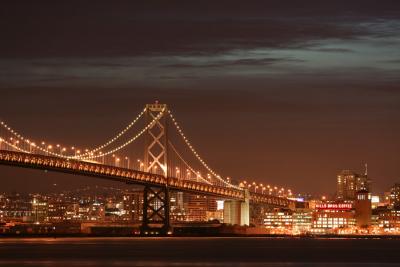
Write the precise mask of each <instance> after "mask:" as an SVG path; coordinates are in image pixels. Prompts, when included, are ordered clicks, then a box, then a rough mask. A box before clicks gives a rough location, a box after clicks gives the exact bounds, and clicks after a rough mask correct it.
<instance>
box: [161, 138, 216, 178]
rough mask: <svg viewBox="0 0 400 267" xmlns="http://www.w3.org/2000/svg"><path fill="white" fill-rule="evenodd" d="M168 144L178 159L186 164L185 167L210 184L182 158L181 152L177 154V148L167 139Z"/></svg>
mask: <svg viewBox="0 0 400 267" xmlns="http://www.w3.org/2000/svg"><path fill="white" fill-rule="evenodd" d="M168 144H169V145H170V146H171V148H172V150H173V151H174V152H175V154H176V155H177V156H178V157H179V159H180V160H181V161H182V162H183V163H184V164H185V165H186V167H187V168H188V169H189V170H190V171H191V172H192V173H193V174H195V175H197V176H196V177H198V178H200V179H201V180H203V181H204V182H206V183H207V184H212V183H211V182H210V181H207V180H206V179H204V178H203V177H202V176H201V175H200V176H198V174H197V173H196V171H195V170H194V169H193V168H192V167H191V166H190V165H189V164H188V163H187V162H186V161H185V160H184V159H183V157H182V156H181V154H179V152H178V150H177V149H176V148H175V146H174V145H173V144H172V143H171V141H168Z"/></svg>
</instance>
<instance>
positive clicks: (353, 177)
mask: <svg viewBox="0 0 400 267" xmlns="http://www.w3.org/2000/svg"><path fill="white" fill-rule="evenodd" d="M370 187H371V180H370V179H369V178H368V175H367V169H366V170H365V174H364V175H359V174H357V173H355V172H353V171H350V170H343V171H341V172H340V173H339V174H338V175H337V192H336V197H337V199H338V200H354V199H355V198H356V192H357V191H360V190H367V191H368V192H370V191H371V188H370Z"/></svg>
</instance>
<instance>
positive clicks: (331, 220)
mask: <svg viewBox="0 0 400 267" xmlns="http://www.w3.org/2000/svg"><path fill="white" fill-rule="evenodd" d="M354 226H355V219H354V209H353V204H352V202H329V203H321V204H318V205H317V206H316V209H315V210H314V212H313V215H312V228H311V232H313V233H321V234H325V233H339V232H343V230H346V229H349V228H352V227H354ZM341 230H342V231H341Z"/></svg>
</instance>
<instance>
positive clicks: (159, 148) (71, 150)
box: [0, 102, 295, 233]
mask: <svg viewBox="0 0 400 267" xmlns="http://www.w3.org/2000/svg"><path fill="white" fill-rule="evenodd" d="M0 124H1V125H0V126H1V127H0V164H2V165H9V166H15V167H24V168H33V169H41V170H48V171H55V172H62V173H69V174H73V175H83V176H92V177H98V178H104V179H109V180H114V181H119V182H124V183H127V184H137V185H142V186H143V187H144V189H143V190H144V191H143V221H142V231H143V233H149V232H154V231H156V232H158V233H167V232H168V231H169V229H170V218H169V213H170V211H169V209H170V207H169V192H170V191H171V190H175V191H182V192H188V193H192V194H198V195H209V196H215V197H217V198H219V199H223V200H225V201H226V202H227V204H229V205H225V209H229V210H228V211H227V214H230V216H229V218H226V219H224V220H225V221H226V222H227V223H232V224H241V225H244V224H247V225H248V224H249V205H250V204H252V203H259V204H265V205H270V206H274V207H289V206H291V205H293V204H294V202H295V201H294V200H291V199H290V198H289V197H290V195H291V192H290V191H289V192H285V191H284V190H283V191H282V190H280V191H279V193H278V192H275V191H273V190H272V189H270V186H268V188H265V187H264V188H260V190H259V191H258V192H257V188H258V186H257V187H254V189H253V191H251V190H249V189H250V187H251V185H250V186H249V187H247V185H245V186H244V185H243V183H239V184H238V183H235V182H233V181H232V180H231V179H230V178H229V177H227V178H223V177H222V176H221V175H219V174H218V173H217V172H216V171H215V170H214V169H212V168H211V167H210V166H209V164H207V163H206V161H205V160H204V159H203V158H202V157H201V156H200V155H199V153H198V152H197V150H196V149H195V148H194V146H193V145H192V143H191V142H190V141H189V139H188V138H187V136H186V135H185V133H184V131H183V130H182V128H181V126H180V124H179V123H178V122H177V120H176V119H175V117H174V115H173V113H172V112H171V110H170V109H169V108H168V106H167V105H165V104H159V103H158V102H156V103H154V104H148V105H146V106H145V108H144V109H143V110H142V111H141V112H140V113H139V115H138V116H137V117H135V118H134V120H132V121H131V122H130V123H129V124H128V125H127V126H126V127H125V128H123V129H122V130H121V131H120V132H118V133H117V134H116V135H115V136H113V137H112V138H110V139H109V140H108V141H106V142H105V143H103V144H102V145H99V146H97V147H95V148H92V149H79V148H78V147H77V146H63V145H61V144H56V145H52V144H50V143H48V142H46V141H40V142H35V141H33V139H32V138H29V137H27V136H24V135H22V134H20V133H19V132H18V131H16V130H14V129H13V128H11V127H10V126H9V125H8V124H6V123H5V122H4V121H1V122H0ZM265 189H267V190H265ZM268 189H269V190H268ZM228 202H229V203H228Z"/></svg>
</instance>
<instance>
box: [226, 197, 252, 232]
mask: <svg viewBox="0 0 400 267" xmlns="http://www.w3.org/2000/svg"><path fill="white" fill-rule="evenodd" d="M224 223H227V224H231V225H235V224H237V225H250V204H249V192H248V190H246V192H245V199H244V200H225V202H224Z"/></svg>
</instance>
